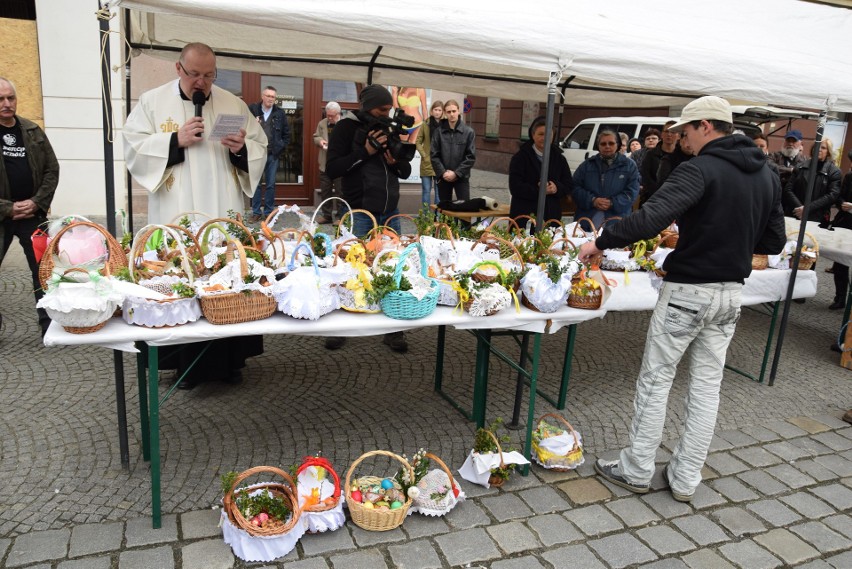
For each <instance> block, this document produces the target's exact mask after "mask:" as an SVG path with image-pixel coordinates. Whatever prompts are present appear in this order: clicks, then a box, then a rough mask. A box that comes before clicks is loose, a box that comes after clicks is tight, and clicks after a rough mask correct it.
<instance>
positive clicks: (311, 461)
mask: <svg viewBox="0 0 852 569" xmlns="http://www.w3.org/2000/svg"><path fill="white" fill-rule="evenodd" d="M347 205H348V204H347ZM309 466H318V467H320V468H324V469H325V470H326V471H327V472H329V473H331V477H332V478H333V479H334V493H333V494H332V496H334V499H335V500H336V499H337V498H339V497H340V476H338V475H337V472H336V471H335V470H334V469H333V468H332V467H331V462H330V461H329V460H328V459H327V458H323V457H320V456H306V457H305V461H304V462H302V464H300V465H299V468H298V469H297V470H296V478H297V479H298V476H299V474H301V473H302V472H304V471H305V470H306V469H307V468H308V467H309Z"/></svg>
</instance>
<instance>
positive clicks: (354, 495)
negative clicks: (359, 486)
mask: <svg viewBox="0 0 852 569" xmlns="http://www.w3.org/2000/svg"><path fill="white" fill-rule="evenodd" d="M351 496H352V499H353V500H355V501H356V502H363V501H364V497H363V496H362V495H361V491H360V490H353V491H352V494H351Z"/></svg>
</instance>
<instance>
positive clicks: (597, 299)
mask: <svg viewBox="0 0 852 569" xmlns="http://www.w3.org/2000/svg"><path fill="white" fill-rule="evenodd" d="M587 290H589V294H574V292H573V290H572V292H571V293H570V294H569V295H568V306H570V307H571V308H581V309H584V310H597V309H598V308H600V307H601V303H602V302H603V290H602V289H601V288H600V287H598V288H595V289H587Z"/></svg>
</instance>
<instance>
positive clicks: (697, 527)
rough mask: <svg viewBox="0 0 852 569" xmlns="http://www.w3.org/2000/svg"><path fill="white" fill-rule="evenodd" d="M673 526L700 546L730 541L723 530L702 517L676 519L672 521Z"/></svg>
mask: <svg viewBox="0 0 852 569" xmlns="http://www.w3.org/2000/svg"><path fill="white" fill-rule="evenodd" d="M672 524H673V525H674V526H675V527H677V529H679V530H680V531H682V532H683V533H684V534H686V535H687V537H689V538H690V539H691V540H692V541H694V542H695V543H697V544H698V545H702V546H704V545H710V544H712V543H720V542H722V541H727V540H728V535H727V534H726V533H725V532H724V531H723V530H722V528H720V527H719V526H718V525H716V524H715V523H714V522H712V521H711V520H710V519H709V518H707V517H705V516H702V515H694V516H683V517H681V518H676V519H674V520H672Z"/></svg>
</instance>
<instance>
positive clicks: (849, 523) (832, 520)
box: [822, 514, 852, 539]
mask: <svg viewBox="0 0 852 569" xmlns="http://www.w3.org/2000/svg"><path fill="white" fill-rule="evenodd" d="M822 523H824V524H825V525H827V526H828V527H830V528H831V529H833V530H834V531H836V532H837V533H839V534H841V535H845V536H846V537H848V538H849V539H852V516H848V515H845V514H838V515H836V516H829V517H827V518H825V519H824V520H822Z"/></svg>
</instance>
